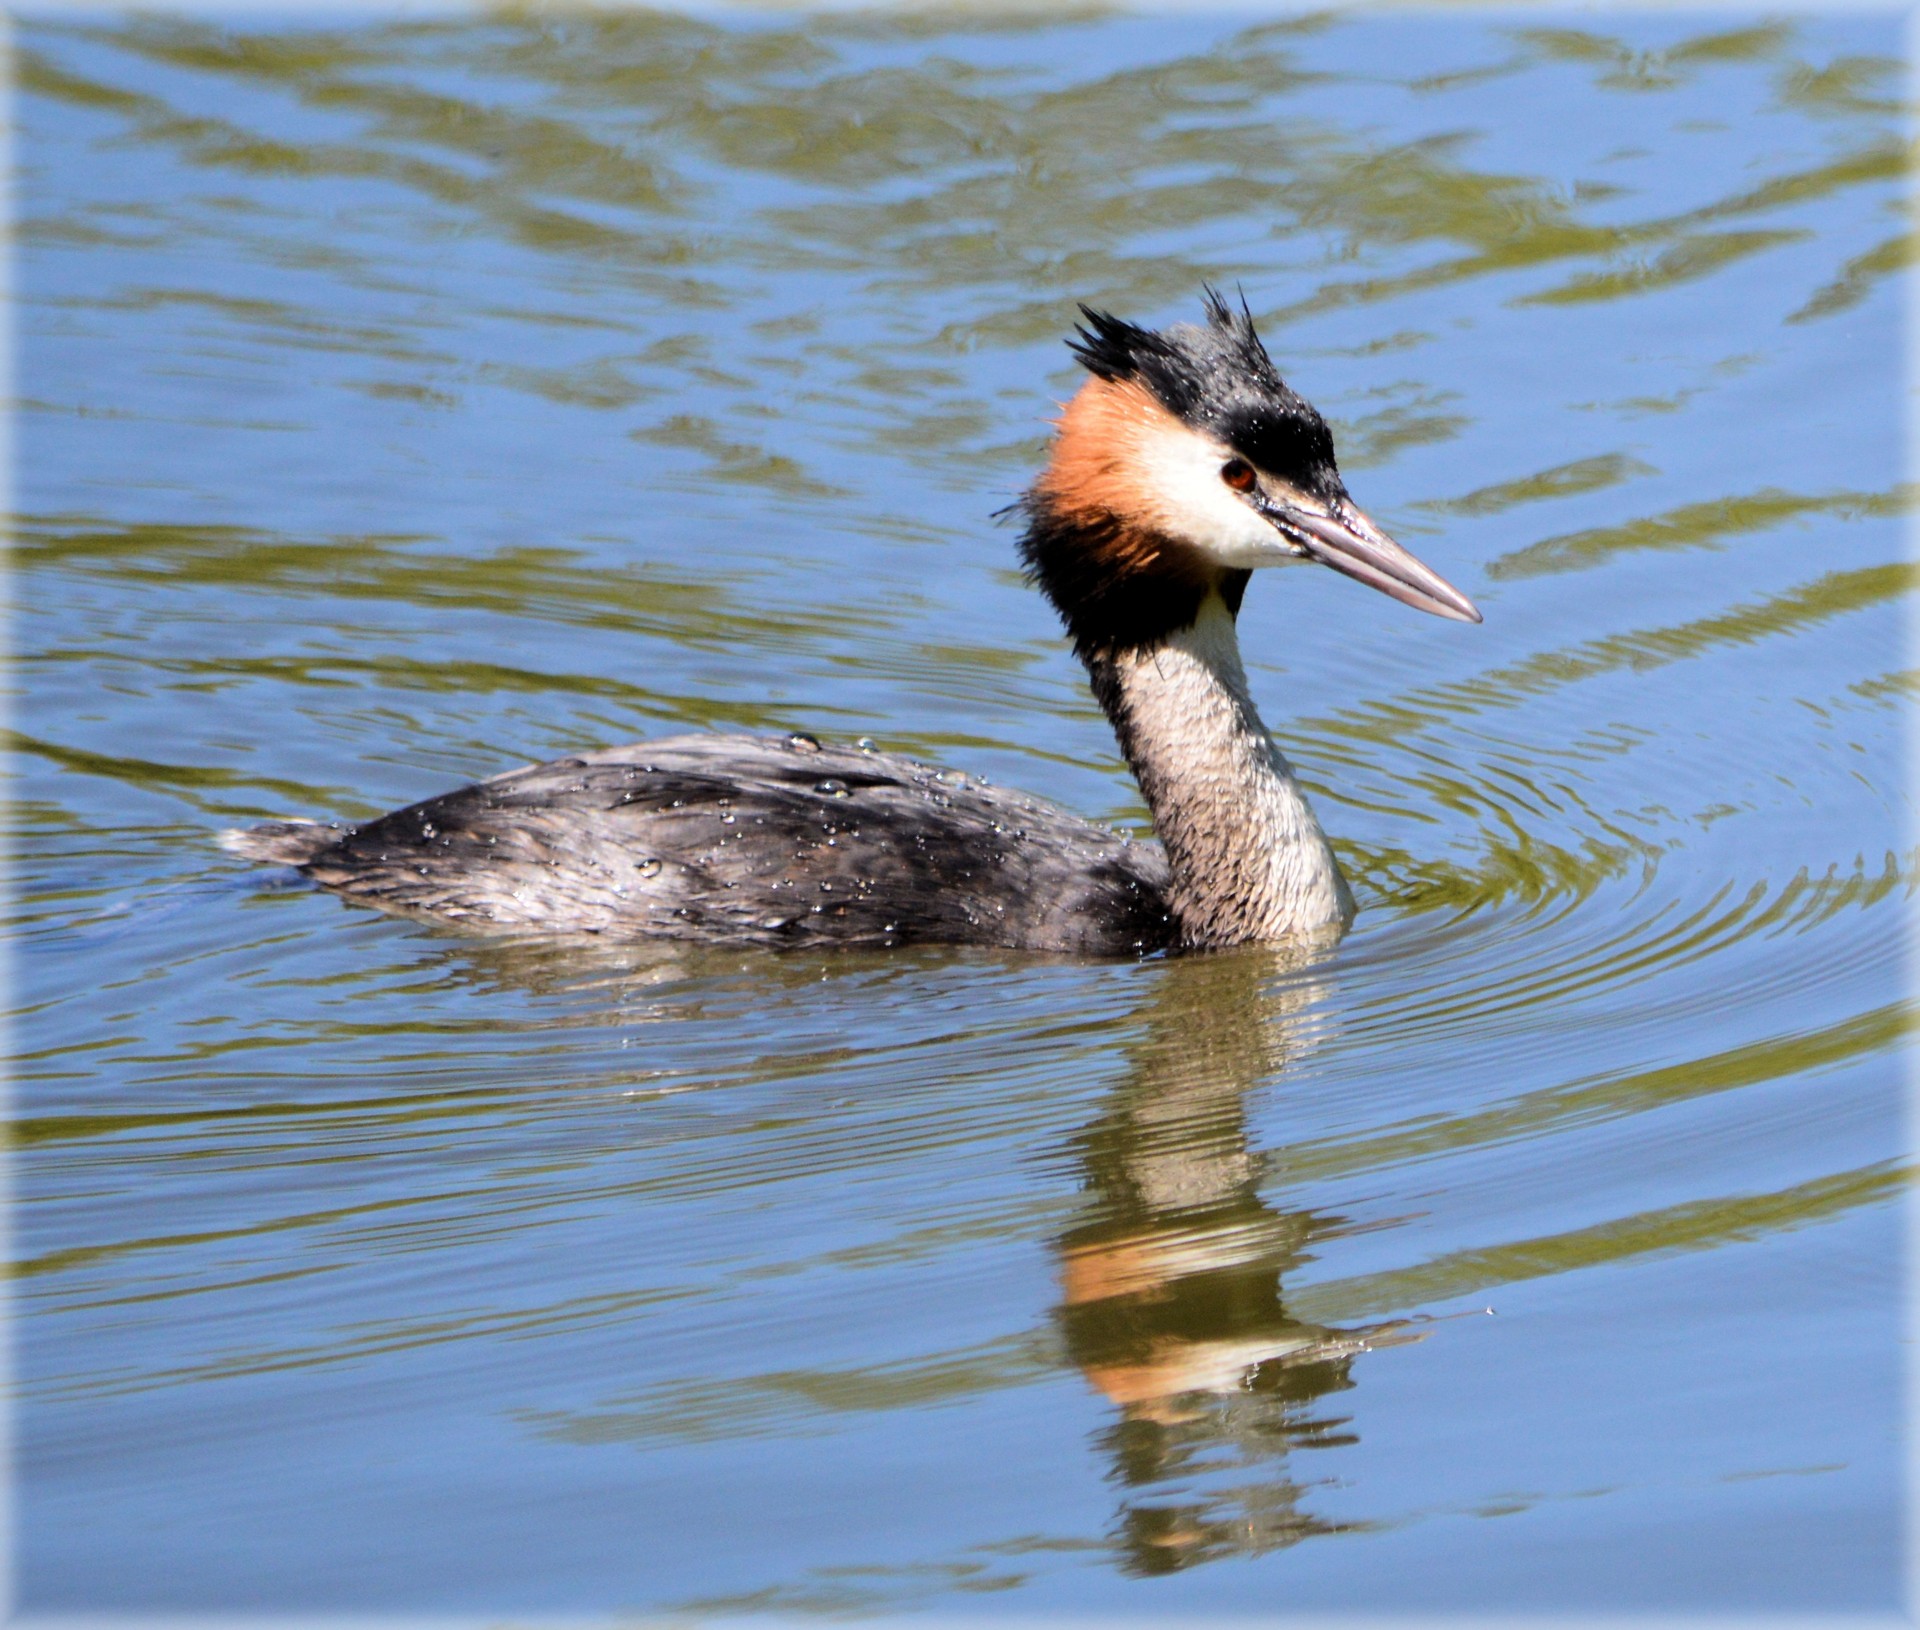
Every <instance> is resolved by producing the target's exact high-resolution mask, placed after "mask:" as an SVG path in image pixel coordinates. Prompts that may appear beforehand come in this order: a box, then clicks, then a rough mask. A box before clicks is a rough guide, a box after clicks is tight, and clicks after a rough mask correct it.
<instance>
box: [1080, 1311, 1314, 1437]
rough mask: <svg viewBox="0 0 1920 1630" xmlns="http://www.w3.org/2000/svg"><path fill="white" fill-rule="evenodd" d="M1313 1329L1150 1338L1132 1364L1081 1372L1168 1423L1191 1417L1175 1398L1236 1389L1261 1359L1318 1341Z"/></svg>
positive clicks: (1126, 1403)
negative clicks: (1242, 1337)
mask: <svg viewBox="0 0 1920 1630" xmlns="http://www.w3.org/2000/svg"><path fill="white" fill-rule="evenodd" d="M1318 1345H1319V1343H1318V1341H1317V1340H1316V1339H1315V1333H1314V1332H1313V1331H1311V1330H1306V1329H1295V1330H1293V1331H1290V1332H1288V1333H1286V1334H1283V1335H1269V1336H1265V1337H1260V1338H1255V1339H1251V1340H1247V1341H1182V1340H1180V1339H1179V1338H1178V1337H1175V1336H1166V1337H1162V1338H1161V1339H1160V1340H1158V1341H1155V1342H1154V1343H1152V1345H1151V1347H1150V1348H1149V1353H1148V1357H1147V1358H1145V1359H1144V1360H1142V1361H1141V1362H1139V1363H1136V1364H1090V1365H1088V1366H1087V1367H1086V1368H1085V1369H1084V1371H1083V1372H1082V1373H1083V1374H1084V1375H1085V1376H1086V1378H1087V1379H1088V1380H1089V1381H1091V1382H1092V1383H1093V1384H1094V1386H1096V1387H1098V1388H1099V1389H1100V1391H1101V1392H1103V1393H1105V1394H1106V1396H1107V1397H1108V1398H1109V1399H1111V1400H1112V1401H1113V1402H1114V1403H1116V1404H1119V1405H1120V1406H1121V1407H1122V1408H1124V1409H1126V1410H1127V1412H1128V1413H1129V1414H1130V1415H1133V1416H1134V1417H1136V1418H1146V1419H1151V1420H1157V1421H1160V1422H1162V1423H1163V1424H1166V1425H1172V1424H1173V1423H1175V1422H1177V1421H1182V1420H1185V1419H1187V1418H1188V1417H1189V1415H1190V1413H1191V1412H1190V1411H1186V1410H1182V1409H1179V1408H1177V1407H1174V1400H1175V1399H1176V1398H1179V1397H1181V1396H1182V1395H1184V1394H1188V1393H1195V1392H1216V1393H1218V1392H1239V1391H1240V1390H1241V1389H1242V1388H1243V1387H1244V1386H1245V1385H1246V1380H1247V1377H1248V1375H1249V1374H1251V1373H1252V1372H1253V1371H1254V1370H1255V1369H1257V1368H1258V1367H1259V1366H1260V1365H1262V1364H1265V1363H1267V1362H1268V1361H1270V1360H1272V1359H1276V1358H1285V1357H1287V1356H1288V1355H1289V1354H1291V1353H1298V1352H1304V1351H1305V1350H1306V1349H1307V1348H1310V1347H1315V1346H1318Z"/></svg>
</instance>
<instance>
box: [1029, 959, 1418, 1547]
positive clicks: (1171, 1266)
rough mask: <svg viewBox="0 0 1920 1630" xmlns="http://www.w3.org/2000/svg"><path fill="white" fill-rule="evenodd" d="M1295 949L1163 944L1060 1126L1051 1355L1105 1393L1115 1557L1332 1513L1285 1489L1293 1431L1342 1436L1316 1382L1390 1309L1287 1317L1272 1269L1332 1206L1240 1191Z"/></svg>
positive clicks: (1288, 1531) (1272, 1529) (1307, 1031)
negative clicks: (1252, 1111)
mask: <svg viewBox="0 0 1920 1630" xmlns="http://www.w3.org/2000/svg"><path fill="white" fill-rule="evenodd" d="M1311 956H1312V954H1311V953H1310V952H1302V951H1291V952H1288V951H1275V950H1267V949H1257V950H1243V951H1228V952H1221V953H1215V954H1213V955H1209V956H1190V957H1179V958H1175V959H1173V960H1171V961H1169V962H1166V963H1165V964H1163V965H1162V966H1161V968H1160V969H1159V970H1158V972H1159V975H1160V982H1159V985H1158V988H1157V991H1156V995H1155V999H1154V1001H1153V1003H1152V1004H1151V1006H1150V1008H1149V1010H1148V1011H1147V1013H1146V1014H1145V1015H1144V1016H1143V1017H1144V1024H1143V1026H1142V1030H1141V1036H1140V1039H1139V1041H1138V1042H1137V1044H1136V1045H1135V1046H1134V1047H1133V1048H1132V1049H1131V1055H1130V1056H1131V1068H1130V1069H1129V1070H1128V1073H1127V1075H1126V1077H1125V1079H1124V1080H1122V1081H1121V1083H1120V1084H1119V1085H1118V1086H1117V1087H1116V1088H1115V1089H1114V1091H1113V1093H1112V1095H1111V1096H1110V1098H1109V1099H1108V1100H1107V1103H1106V1105H1105V1107H1104V1109H1103V1111H1102V1113H1101V1115H1100V1117H1099V1118H1098V1119H1097V1120H1096V1121H1095V1122H1094V1123H1093V1124H1092V1125H1091V1126H1089V1127H1088V1128H1087V1129H1086V1130H1085V1131H1084V1132H1082V1133H1081V1134H1080V1136H1079V1138H1078V1139H1077V1140H1076V1141H1077V1143H1078V1146H1079V1149H1078V1152H1079V1156H1080V1161H1081V1166H1082V1170H1083V1173H1084V1178H1085V1183H1086V1189H1087V1194H1088V1197H1089V1203H1088V1205H1087V1208H1086V1212H1085V1215H1084V1220H1083V1221H1082V1222H1081V1223H1080V1224H1079V1225H1078V1226H1076V1227H1075V1228H1073V1229H1072V1230H1071V1231H1070V1232H1069V1233H1068V1234H1066V1235H1065V1237H1064V1238H1062V1239H1061V1241H1060V1242H1059V1250H1060V1262H1061V1279H1062V1299H1061V1302H1060V1306H1059V1309H1058V1313H1057V1317H1058V1320H1059V1323H1060V1326H1061V1329H1062V1331H1063V1332H1064V1334H1065V1338H1066V1346H1067V1351H1068V1353H1069V1355H1070V1356H1071V1357H1072V1360H1073V1362H1074V1364H1075V1365H1076V1366H1078V1368H1079V1369H1080V1371H1081V1373H1082V1374H1083V1375H1085V1376H1086V1378H1087V1380H1088V1381H1090V1382H1091V1383H1092V1384H1093V1385H1094V1387H1096V1388H1097V1389H1098V1390H1099V1391H1100V1392H1101V1393H1102V1394H1104V1395H1105V1396H1106V1397H1107V1398H1108V1399H1110V1400H1111V1401H1112V1402H1113V1404H1114V1405H1115V1407H1116V1409H1117V1410H1118V1415H1117V1418H1116V1419H1115V1420H1114V1421H1113V1423H1112V1424H1111V1425H1110V1426H1109V1427H1108V1428H1107V1429H1106V1430H1105V1431H1104V1432H1103V1433H1102V1434H1101V1440H1100V1441H1101V1447H1102V1449H1103V1451H1104V1452H1105V1453H1106V1454H1107V1455H1108V1456H1110V1457H1111V1460H1112V1464H1113V1475H1114V1478H1115V1480H1116V1481H1117V1482H1118V1483H1119V1484H1120V1485H1121V1487H1122V1488H1123V1489H1124V1490H1125V1491H1126V1492H1125V1495H1124V1498H1123V1502H1122V1510H1121V1518H1120V1532H1119V1536H1118V1538H1119V1543H1120V1546H1121V1550H1122V1558H1123V1564H1124V1565H1125V1566H1126V1567H1128V1568H1129V1569H1130V1570H1131V1571H1135V1572H1139V1573H1148V1574H1160V1573H1171V1572H1174V1571H1176V1570H1178V1569H1180V1568H1185V1567H1190V1566H1192V1565H1194V1564H1195V1563H1199V1562H1206V1561H1211V1560H1213V1559H1214V1558H1217V1557H1223V1556H1242V1555H1257V1554H1259V1553H1261V1552H1264V1551H1270V1550H1274V1549H1277V1548H1279V1547H1281V1546H1286V1545H1292V1544H1295V1543H1296V1542H1298V1541H1300V1540H1302V1539H1305V1538H1308V1537H1309V1536H1311V1535H1314V1534H1325V1533H1333V1532H1337V1531H1338V1530H1339V1529H1340V1528H1342V1527H1343V1526H1346V1525H1343V1524H1341V1523H1337V1522H1331V1521H1328V1520H1326V1519H1324V1518H1321V1517H1317V1516H1315V1515H1314V1514H1313V1513H1312V1512H1311V1511H1309V1510H1307V1509H1306V1508H1305V1504H1304V1492H1305V1487H1306V1485H1307V1484H1308V1483H1310V1482H1311V1481H1314V1479H1305V1480H1302V1479H1298V1478H1296V1477H1295V1476H1294V1475H1292V1474H1291V1472H1290V1470H1289V1465H1288V1462H1289V1460H1290V1458H1291V1457H1292V1454H1293V1451H1295V1450H1306V1449H1324V1448H1333V1447H1337V1446H1339V1445H1341V1444H1348V1443H1352V1442H1354V1441H1356V1440H1355V1437H1354V1435H1353V1434H1352V1433H1351V1432H1350V1431H1348V1430H1347V1429H1346V1428H1347V1426H1348V1420H1349V1418H1348V1417H1347V1416H1345V1415H1343V1414H1341V1413H1339V1411H1338V1409H1337V1407H1336V1406H1334V1405H1333V1403H1332V1401H1331V1400H1332V1399H1333V1397H1334V1395H1335V1394H1338V1393H1341V1392H1344V1391H1346V1390H1347V1389H1348V1388H1349V1387H1351V1386H1352V1385H1353V1380H1352V1378H1351V1375H1350V1373H1349V1371H1350V1369H1351V1366H1352V1363H1353V1359H1354V1356H1355V1355H1356V1354H1358V1353H1361V1352H1364V1351H1366V1350H1367V1349H1369V1348H1370V1347H1376V1346H1382V1345H1387V1344H1390V1343H1395V1342H1402V1341H1408V1340H1414V1339H1417V1336H1416V1335H1415V1334H1414V1333H1413V1332H1411V1331H1409V1330H1408V1329H1407V1327H1406V1324H1405V1323H1404V1321H1396V1322H1393V1323H1388V1324H1374V1325H1364V1326H1357V1327H1353V1328H1349V1329H1335V1328H1331V1327H1329V1326H1326V1325H1319V1324H1309V1323H1304V1322H1302V1321H1301V1320H1299V1319H1296V1318H1294V1317H1292V1316H1291V1315H1290V1314H1289V1313H1288V1312H1287V1309H1286V1305H1285V1302H1284V1300H1283V1298H1282V1281H1283V1279H1284V1277H1285V1275H1286V1274H1287V1273H1288V1272H1289V1271H1290V1270H1292V1269H1293V1268H1295V1267H1296V1266H1298V1265H1299V1264H1300V1263H1302V1262H1303V1261H1305V1260H1306V1259H1307V1256H1308V1247H1309V1246H1310V1245H1311V1243H1312V1242H1313V1241H1315V1240H1317V1239H1322V1238H1325V1237H1326V1236H1327V1235H1329V1234H1331V1233H1334V1232H1337V1231H1339V1230H1340V1229H1341V1227H1342V1225H1343V1220H1342V1219H1340V1218H1338V1217H1334V1216H1329V1215H1325V1214H1320V1213H1315V1212H1311V1211H1282V1210H1276V1209H1275V1208H1274V1207H1273V1206H1271V1205H1269V1204H1268V1203H1267V1202H1266V1201H1265V1200H1263V1199H1262V1198H1261V1196H1260V1192H1259V1184H1260V1178H1261V1173H1262V1162H1261V1159H1260V1157H1259V1156H1258V1155H1256V1154H1255V1153H1254V1152H1253V1151H1252V1150H1251V1149H1249V1148H1248V1146H1247V1127H1246V1096H1247V1094H1248V1092H1249V1090H1250V1089H1252V1088H1254V1087H1256V1086H1268V1085H1270V1084H1271V1083H1273V1082H1274V1080H1275V1078H1276V1077H1278V1076H1283V1074H1284V1071H1285V1069H1286V1068H1287V1066H1288V1064H1289V1062H1291V1061H1295V1060H1298V1059H1299V1058H1300V1057H1301V1056H1302V1055H1303V1054H1304V1053H1306V1052H1307V1051H1309V1050H1310V1049H1311V1048H1312V1046H1313V1043H1314V1030H1315V1019H1314V1015H1313V1011H1312V1010H1313V1006H1314V1003H1315V999H1316V997H1317V996H1318V995H1319V994H1320V989H1321V987H1320V983H1319V981H1318V980H1317V979H1316V977H1315V976H1314V974H1313V972H1312V970H1311Z"/></svg>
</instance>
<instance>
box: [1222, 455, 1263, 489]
mask: <svg viewBox="0 0 1920 1630" xmlns="http://www.w3.org/2000/svg"><path fill="white" fill-rule="evenodd" d="M1220 479H1221V480H1222V481H1224V482H1226V484H1227V485H1228V486H1229V487H1231V488H1233V490H1234V491H1235V492H1252V491H1253V484H1254V481H1255V480H1256V479H1257V477H1256V476H1255V475H1254V473H1253V466H1252V465H1251V464H1249V463H1248V462H1247V461H1246V460H1245V459H1243V458H1230V459H1228V460H1227V462H1226V463H1224V464H1223V465H1221V466H1220Z"/></svg>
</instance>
